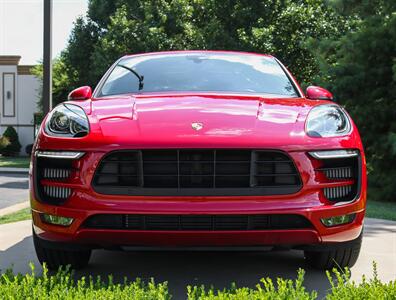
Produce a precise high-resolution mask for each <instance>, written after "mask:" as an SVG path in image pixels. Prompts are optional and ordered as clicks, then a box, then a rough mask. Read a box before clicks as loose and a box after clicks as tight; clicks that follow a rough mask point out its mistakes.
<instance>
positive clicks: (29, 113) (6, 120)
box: [0, 65, 40, 155]
mask: <svg viewBox="0 0 396 300" xmlns="http://www.w3.org/2000/svg"><path fill="white" fill-rule="evenodd" d="M4 72H7V73H8V72H13V73H15V100H16V101H15V117H4V116H3V112H2V109H3V108H2V107H3V106H2V105H3V101H4V99H3V91H2V86H3V83H2V78H3V75H2V74H3V73H4ZM39 88H40V81H39V79H38V78H36V77H35V76H34V75H18V73H17V66H15V65H14V66H4V65H0V125H12V126H13V127H14V128H15V129H16V131H17V132H18V135H19V141H20V143H21V145H22V148H21V155H26V153H25V147H26V145H28V144H32V143H33V140H34V133H33V131H34V128H33V114H34V113H35V112H36V111H37V101H38V95H39ZM5 129H6V126H0V134H3V133H4V131H5Z"/></svg>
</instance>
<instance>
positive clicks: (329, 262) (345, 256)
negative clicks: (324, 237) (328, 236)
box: [304, 234, 363, 270]
mask: <svg viewBox="0 0 396 300" xmlns="http://www.w3.org/2000/svg"><path fill="white" fill-rule="evenodd" d="M362 239H363V234H360V236H359V237H358V238H357V239H356V240H354V241H351V242H346V243H344V244H342V245H339V247H337V248H336V249H332V250H321V251H304V256H305V260H306V262H307V263H308V264H309V265H310V266H311V267H314V268H316V269H320V270H331V269H333V268H341V269H343V268H345V267H348V268H352V267H353V266H354V265H355V263H356V261H357V259H358V257H359V253H360V249H361V246H362Z"/></svg>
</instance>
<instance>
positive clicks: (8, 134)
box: [0, 126, 22, 156]
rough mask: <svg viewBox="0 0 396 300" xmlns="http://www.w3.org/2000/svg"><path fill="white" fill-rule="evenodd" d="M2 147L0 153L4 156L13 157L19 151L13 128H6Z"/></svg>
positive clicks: (19, 147)
mask: <svg viewBox="0 0 396 300" xmlns="http://www.w3.org/2000/svg"><path fill="white" fill-rule="evenodd" d="M2 140H3V142H2V144H3V147H1V150H0V153H1V154H2V155H4V156H14V155H17V154H18V153H19V152H20V151H21V147H22V146H21V144H20V143H19V137H18V133H17V132H16V130H15V128H14V127H12V126H8V127H7V128H6V130H5V131H4V133H3V138H2Z"/></svg>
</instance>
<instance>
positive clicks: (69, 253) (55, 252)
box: [33, 230, 92, 271]
mask: <svg viewBox="0 0 396 300" xmlns="http://www.w3.org/2000/svg"><path fill="white" fill-rule="evenodd" d="M33 243H34V248H35V250H36V255H37V258H38V260H39V262H40V264H43V263H44V262H45V263H46V265H47V267H48V269H50V270H55V271H56V270H58V269H59V267H61V266H63V267H66V266H67V265H70V267H71V269H76V270H77V269H81V268H84V267H86V266H87V265H88V263H89V259H90V257H91V252H92V251H91V250H64V249H56V248H52V247H48V246H46V245H45V243H43V242H42V240H40V238H39V237H37V235H36V234H35V232H34V230H33Z"/></svg>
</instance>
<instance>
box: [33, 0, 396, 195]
mask: <svg viewBox="0 0 396 300" xmlns="http://www.w3.org/2000/svg"><path fill="white" fill-rule="evenodd" d="M395 6H396V2H395V1H394V0H372V1H367V0H327V1H323V0H274V1H266V0H256V1H251V0H222V1H218V0H140V1H136V0H90V1H89V6H88V12H87V15H86V16H85V17H83V18H79V19H77V21H76V22H75V25H74V29H73V31H72V34H71V36H70V40H69V44H68V46H67V48H66V49H65V50H64V51H63V52H62V54H61V55H60V57H59V58H58V59H57V60H56V61H55V62H54V70H53V75H54V83H53V93H54V95H53V99H54V103H55V104H56V103H59V102H62V101H65V100H66V98H67V94H68V93H69V92H70V91H71V90H72V89H74V88H77V87H78V86H82V85H91V86H94V85H95V84H96V83H97V82H98V80H99V79H100V77H101V76H102V74H103V73H104V72H105V71H106V70H107V69H108V67H109V66H110V65H111V64H112V63H113V62H114V61H115V60H116V59H117V58H119V57H121V56H123V55H125V54H128V53H130V54H134V53H140V52H149V51H163V50H182V49H223V50H240V51H252V52H258V53H269V54H273V55H275V56H276V57H278V58H279V59H280V60H281V61H282V62H284V63H285V64H286V65H287V66H288V68H289V69H290V70H291V71H292V73H293V74H295V76H296V77H297V80H298V81H300V82H301V83H302V85H303V86H306V85H308V84H318V85H322V86H324V87H326V88H328V89H329V90H331V91H332V92H333V94H334V95H335V97H336V99H337V100H339V101H340V103H341V104H343V105H345V106H346V108H347V109H348V111H349V112H350V114H351V115H352V117H353V118H354V120H355V121H356V123H357V125H358V127H359V129H360V132H361V135H362V138H363V142H364V145H365V146H366V153H367V160H368V163H369V170H370V174H369V183H370V187H371V189H373V191H374V189H375V193H374V192H372V193H371V194H372V195H374V194H375V195H376V196H377V198H378V199H380V200H392V199H395V198H394V197H393V195H394V194H396V185H394V184H393V182H392V180H393V178H395V176H396V168H393V167H392V166H395V165H396V123H395V122H396V110H395V109H394V107H393V103H395V94H396V93H395V92H396V87H395V86H396V85H395V81H396V58H395V53H396V49H395V48H396V42H395V41H396V21H395V19H396V13H395V11H396V8H395ZM40 72H41V71H40V70H39V73H40Z"/></svg>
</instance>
